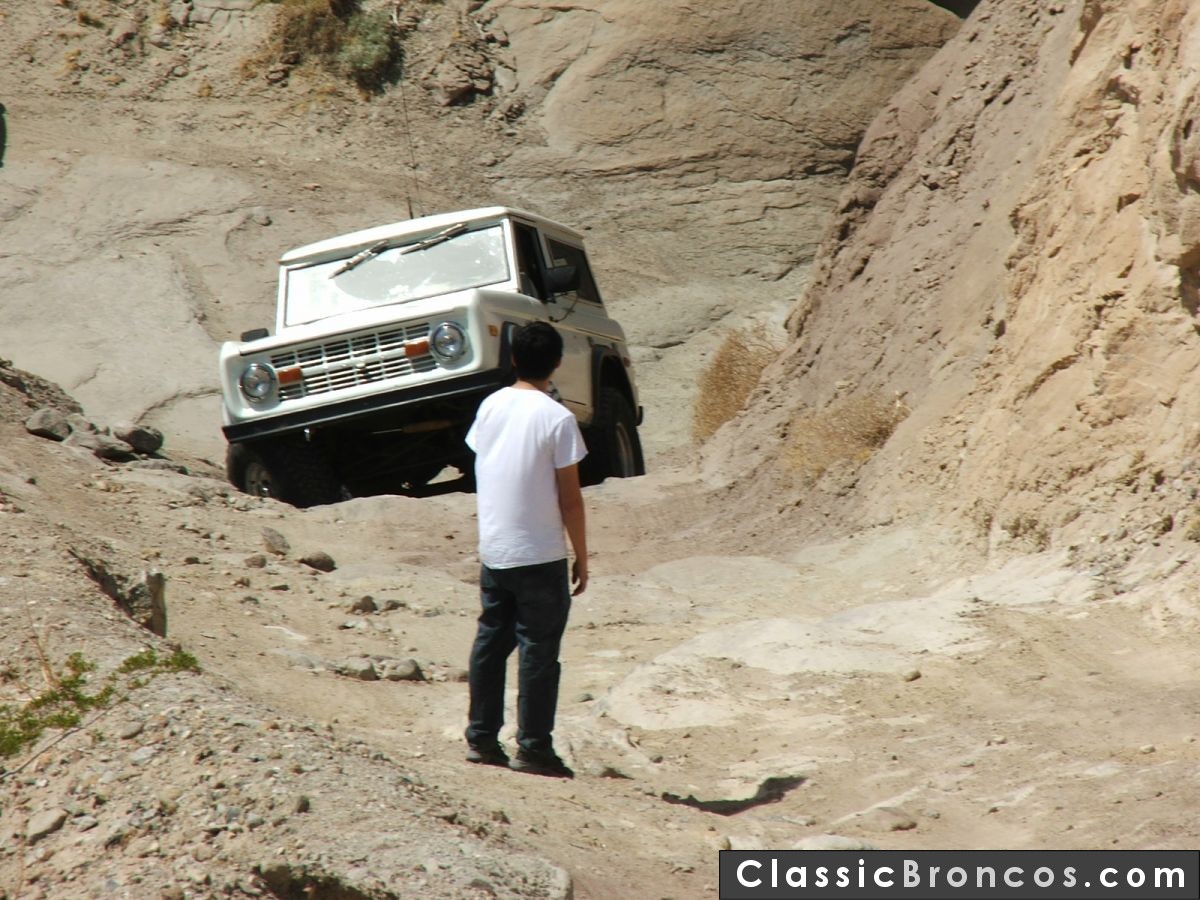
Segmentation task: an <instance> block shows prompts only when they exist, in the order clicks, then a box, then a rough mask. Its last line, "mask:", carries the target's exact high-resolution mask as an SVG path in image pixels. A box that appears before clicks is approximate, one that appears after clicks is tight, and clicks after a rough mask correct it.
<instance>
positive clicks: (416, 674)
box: [383, 659, 425, 681]
mask: <svg viewBox="0 0 1200 900" xmlns="http://www.w3.org/2000/svg"><path fill="white" fill-rule="evenodd" d="M383 677H384V678H386V679H387V680H388V681H424V680H425V673H424V672H422V671H421V666H420V664H419V663H418V662H417V661H416V660H415V659H393V660H388V661H387V662H386V663H385V664H384V668H383Z"/></svg>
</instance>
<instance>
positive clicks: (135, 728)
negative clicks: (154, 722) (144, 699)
mask: <svg viewBox="0 0 1200 900" xmlns="http://www.w3.org/2000/svg"><path fill="white" fill-rule="evenodd" d="M143 728H145V725H144V723H142V722H130V723H129V724H128V725H126V726H125V727H124V728H122V729H121V730H120V731H119V732H118V733H117V737H119V738H121V739H122V740H129V739H130V738H135V737H137V736H138V735H139V734H141V733H142V729H143Z"/></svg>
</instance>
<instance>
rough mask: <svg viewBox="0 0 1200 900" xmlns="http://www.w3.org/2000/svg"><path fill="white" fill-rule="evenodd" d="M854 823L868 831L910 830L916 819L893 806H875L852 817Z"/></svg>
mask: <svg viewBox="0 0 1200 900" xmlns="http://www.w3.org/2000/svg"><path fill="white" fill-rule="evenodd" d="M852 821H853V822H854V824H856V825H858V826H860V827H862V828H866V829H867V830H869V831H912V830H913V829H914V828H916V827H917V821H916V819H914V818H913V817H912V816H910V815H909V814H908V813H906V812H905V811H904V810H902V809H899V808H897V807H894V806H875V807H872V808H871V809H868V810H864V811H863V812H861V813H858V814H857V815H855V816H854V817H853V818H852Z"/></svg>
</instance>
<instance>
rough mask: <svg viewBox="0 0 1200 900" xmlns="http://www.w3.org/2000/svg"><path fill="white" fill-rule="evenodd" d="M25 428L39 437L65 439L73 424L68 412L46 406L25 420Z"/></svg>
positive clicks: (55, 439)
mask: <svg viewBox="0 0 1200 900" xmlns="http://www.w3.org/2000/svg"><path fill="white" fill-rule="evenodd" d="M25 430H26V431H28V432H29V433H30V434H32V435H36V436H37V437H43V438H49V439H50V440H52V441H63V440H66V439H67V437H68V436H69V435H70V434H71V424H70V422H69V421H68V420H67V414H66V413H64V412H62V411H60V410H57V409H52V408H50V407H44V408H42V409H39V410H38V411H37V412H35V413H34V414H33V415H32V416H30V417H29V418H28V419H26V420H25Z"/></svg>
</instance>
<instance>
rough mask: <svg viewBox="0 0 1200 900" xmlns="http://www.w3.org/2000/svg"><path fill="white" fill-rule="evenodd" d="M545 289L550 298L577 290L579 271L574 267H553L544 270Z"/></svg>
mask: <svg viewBox="0 0 1200 900" xmlns="http://www.w3.org/2000/svg"><path fill="white" fill-rule="evenodd" d="M546 289H547V290H548V291H549V292H550V294H551V296H553V295H554V294H565V293H567V292H569V291H575V290H578V289H579V269H578V267H576V266H555V267H554V268H553V269H547V270H546Z"/></svg>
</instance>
